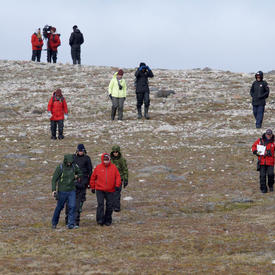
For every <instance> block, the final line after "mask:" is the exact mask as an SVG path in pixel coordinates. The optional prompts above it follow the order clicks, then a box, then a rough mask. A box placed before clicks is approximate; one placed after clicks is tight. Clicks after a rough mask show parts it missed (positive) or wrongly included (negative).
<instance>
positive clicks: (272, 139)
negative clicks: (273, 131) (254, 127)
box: [262, 134, 274, 143]
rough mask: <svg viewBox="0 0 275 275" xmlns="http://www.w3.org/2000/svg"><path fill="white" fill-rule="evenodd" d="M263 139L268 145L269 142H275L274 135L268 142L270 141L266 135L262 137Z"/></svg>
mask: <svg viewBox="0 0 275 275" xmlns="http://www.w3.org/2000/svg"><path fill="white" fill-rule="evenodd" d="M262 139H263V140H264V141H267V142H268V143H269V142H274V135H272V137H271V139H269V140H268V139H267V138H266V137H265V134H263V135H262Z"/></svg>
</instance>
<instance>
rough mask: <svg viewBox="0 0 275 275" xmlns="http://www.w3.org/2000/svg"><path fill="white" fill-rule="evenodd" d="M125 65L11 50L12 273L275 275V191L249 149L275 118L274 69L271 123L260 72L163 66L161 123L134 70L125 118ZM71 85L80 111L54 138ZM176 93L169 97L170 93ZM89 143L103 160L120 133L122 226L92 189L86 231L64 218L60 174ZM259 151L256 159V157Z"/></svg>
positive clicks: (5, 257) (158, 80) (5, 261)
mask: <svg viewBox="0 0 275 275" xmlns="http://www.w3.org/2000/svg"><path fill="white" fill-rule="evenodd" d="M115 70H116V68H109V67H90V66H82V67H76V66H75V67H74V66H72V65H62V64H56V65H53V64H45V63H41V64H35V63H31V62H28V61H3V60H2V61H0V119H1V122H0V142H1V147H0V157H1V163H0V182H1V184H0V221H1V222H0V232H1V235H0V273H1V274H87V275H88V274H275V264H274V263H275V252H274V251H275V233H274V232H275V206H274V205H275V204H274V202H275V199H274V198H275V197H274V193H267V194H264V195H263V194H261V193H260V191H259V186H258V173H257V172H256V171H255V167H256V161H255V159H254V157H253V156H252V154H251V151H250V148H251V145H252V143H253V142H254V140H256V138H258V137H259V136H260V135H261V134H262V132H263V131H264V130H265V129H266V128H267V127H271V128H273V129H275V128H274V125H275V110H274V107H273V106H274V102H273V98H274V96H273V94H274V91H275V75H272V74H270V75H266V80H267V81H268V83H269V86H270V89H271V96H270V98H269V99H268V104H267V106H266V114H265V118H264V123H263V129H262V130H256V129H255V126H254V118H253V116H252V110H251V104H250V95H249V89H250V85H251V83H252V81H253V80H254V75H253V74H237V73H231V72H223V71H214V70H199V69H198V70H189V71H167V70H153V72H154V74H155V78H154V79H153V80H151V81H150V87H151V90H152V91H151V107H150V116H151V119H150V120H143V119H142V120H137V119H136V117H137V114H136V99H135V93H134V86H133V83H134V71H135V70H134V69H125V74H124V77H125V79H126V82H127V85H128V97H127V100H126V103H125V110H124V120H123V121H122V122H118V121H117V120H115V121H111V120H110V109H111V102H110V100H108V97H107V88H108V84H109V81H110V79H111V77H112V75H113V73H114V72H115ZM56 88H61V89H62V91H63V95H64V96H65V98H66V100H67V103H68V108H69V118H68V120H66V121H65V127H64V135H65V139H64V140H61V141H60V140H57V141H53V140H51V139H50V127H49V119H48V117H47V112H46V109H47V104H48V101H49V99H50V97H51V94H52V91H53V90H54V89H56ZM163 89H165V90H174V91H175V94H172V95H170V96H169V97H168V98H158V97H156V94H157V91H159V90H163ZM78 143H84V145H85V147H86V149H87V151H88V154H89V155H90V157H91V159H92V162H93V164H94V165H95V164H97V163H99V161H100V155H101V153H103V152H110V150H111V147H112V145H114V144H118V145H120V146H121V148H122V152H123V154H124V156H125V157H126V158H127V161H128V167H129V171H130V178H129V185H128V187H127V188H126V189H124V190H123V191H122V199H123V198H126V197H128V198H127V199H128V200H122V211H121V212H120V213H114V214H113V221H114V222H113V225H112V226H111V227H99V226H97V225H96V222H95V211H96V197H95V195H93V194H91V193H90V192H88V194H87V201H86V202H85V204H84V208H83V213H82V216H81V224H80V228H79V229H74V230H67V229H66V228H65V226H64V216H63V215H62V216H61V219H60V223H59V225H58V229H57V230H52V229H51V218H52V214H53V211H54V208H55V200H54V199H53V198H52V197H51V176H52V174H53V172H54V169H55V167H56V166H57V165H58V164H59V163H60V162H62V160H63V156H64V154H66V153H73V152H75V149H76V146H77V144H78ZM253 159H254V162H253Z"/></svg>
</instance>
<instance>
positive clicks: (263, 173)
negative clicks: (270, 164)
mask: <svg viewBox="0 0 275 275" xmlns="http://www.w3.org/2000/svg"><path fill="white" fill-rule="evenodd" d="M266 170H267V166H266V165H261V167H260V190H261V191H262V193H266V192H267V186H266Z"/></svg>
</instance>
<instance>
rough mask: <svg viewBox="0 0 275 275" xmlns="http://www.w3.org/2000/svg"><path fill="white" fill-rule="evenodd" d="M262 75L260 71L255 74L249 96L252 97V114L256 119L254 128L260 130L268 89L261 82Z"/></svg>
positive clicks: (265, 83)
mask: <svg viewBox="0 0 275 275" xmlns="http://www.w3.org/2000/svg"><path fill="white" fill-rule="evenodd" d="M263 77H264V74H263V72H262V71H258V72H257V73H256V74H255V78H256V80H255V81H254V82H253V84H252V86H251V89H250V95H251V97H252V106H253V114H254V117H255V119H256V128H261V127H262V123H263V118H264V110H265V103H266V99H267V98H268V96H269V87H268V84H267V82H266V81H265V80H263Z"/></svg>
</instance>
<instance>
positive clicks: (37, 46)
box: [31, 29, 43, 62]
mask: <svg viewBox="0 0 275 275" xmlns="http://www.w3.org/2000/svg"><path fill="white" fill-rule="evenodd" d="M31 43H32V61H35V60H37V62H40V58H41V51H42V47H43V39H42V36H41V32H40V29H38V30H36V31H35V32H34V34H33V35H32V38H31Z"/></svg>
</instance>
